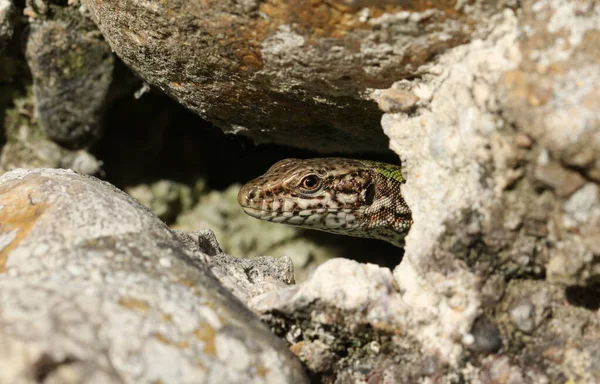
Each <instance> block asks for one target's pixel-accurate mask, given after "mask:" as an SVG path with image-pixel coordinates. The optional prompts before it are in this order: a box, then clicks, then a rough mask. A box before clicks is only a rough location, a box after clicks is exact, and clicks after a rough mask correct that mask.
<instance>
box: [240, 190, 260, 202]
mask: <svg viewBox="0 0 600 384" xmlns="http://www.w3.org/2000/svg"><path fill="white" fill-rule="evenodd" d="M261 197H262V194H261V192H260V189H258V188H257V187H249V188H242V189H241V190H240V193H239V194H238V201H239V203H240V204H241V205H247V204H248V203H251V202H252V201H253V200H255V199H260V198H261Z"/></svg>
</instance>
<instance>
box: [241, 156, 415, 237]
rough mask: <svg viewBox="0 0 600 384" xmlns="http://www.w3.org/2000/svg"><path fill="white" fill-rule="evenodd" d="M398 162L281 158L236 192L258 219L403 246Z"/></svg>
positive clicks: (406, 225)
mask: <svg viewBox="0 0 600 384" xmlns="http://www.w3.org/2000/svg"><path fill="white" fill-rule="evenodd" d="M403 182H404V179H403V178H402V173H401V169H400V167H399V166H397V165H391V164H385V163H379V162H375V161H368V160H353V159H343V158H323V159H308V160H299V159H285V160H281V161H279V162H277V163H275V164H274V165H273V166H272V167H271V168H269V170H268V171H267V172H266V173H265V174H264V175H262V176H260V177H258V178H256V179H254V180H252V181H250V182H248V183H247V184H246V185H244V186H243V187H242V189H241V190H240V192H239V194H238V202H239V203H240V205H241V206H242V208H243V209H244V212H246V213H247V214H249V215H250V216H253V217H256V218H258V219H261V220H268V221H271V222H275V223H285V224H290V225H295V226H299V227H303V228H308V229H317V230H321V231H326V232H333V233H338V234H343V235H350V236H357V237H369V238H374V239H380V240H385V241H387V242H390V243H392V244H394V245H396V246H399V247H402V246H404V237H405V236H406V234H407V233H408V230H409V229H410V226H411V224H412V218H411V212H410V209H409V208H408V206H407V205H406V202H405V201H404V198H403V197H402V193H401V185H402V183H403Z"/></svg>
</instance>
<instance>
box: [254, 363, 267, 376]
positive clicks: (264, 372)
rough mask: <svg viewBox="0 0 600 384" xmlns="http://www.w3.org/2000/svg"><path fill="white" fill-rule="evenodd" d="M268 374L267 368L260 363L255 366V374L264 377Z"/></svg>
mask: <svg viewBox="0 0 600 384" xmlns="http://www.w3.org/2000/svg"><path fill="white" fill-rule="evenodd" d="M268 374H269V369H268V368H267V367H264V366H262V365H259V366H257V367H256V376H259V377H266V376H267V375H268Z"/></svg>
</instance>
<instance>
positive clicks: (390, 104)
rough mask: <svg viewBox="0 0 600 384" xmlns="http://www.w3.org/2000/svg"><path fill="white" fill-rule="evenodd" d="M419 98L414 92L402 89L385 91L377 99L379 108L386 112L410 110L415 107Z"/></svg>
mask: <svg viewBox="0 0 600 384" xmlns="http://www.w3.org/2000/svg"><path fill="white" fill-rule="evenodd" d="M418 101H419V98H418V97H417V96H415V95H414V94H413V93H411V92H408V91H403V90H400V89H388V90H385V91H383V92H382V93H381V94H380V95H379V98H378V100H377V105H378V106H379V109H380V110H381V111H383V112H386V113H398V112H408V111H410V110H411V109H413V108H414V107H415V105H416V104H417V102H418Z"/></svg>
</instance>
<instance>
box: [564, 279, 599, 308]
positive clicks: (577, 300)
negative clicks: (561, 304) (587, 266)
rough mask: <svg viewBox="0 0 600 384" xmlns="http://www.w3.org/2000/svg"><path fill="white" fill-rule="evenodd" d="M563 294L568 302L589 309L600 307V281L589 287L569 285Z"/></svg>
mask: <svg viewBox="0 0 600 384" xmlns="http://www.w3.org/2000/svg"><path fill="white" fill-rule="evenodd" d="M565 296H566V298H567V301H568V302H569V304H571V305H574V306H576V307H583V308H586V309H589V310H590V311H596V310H598V309H600V283H597V284H594V285H591V286H589V287H581V286H574V285H573V286H570V287H567V288H565Z"/></svg>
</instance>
